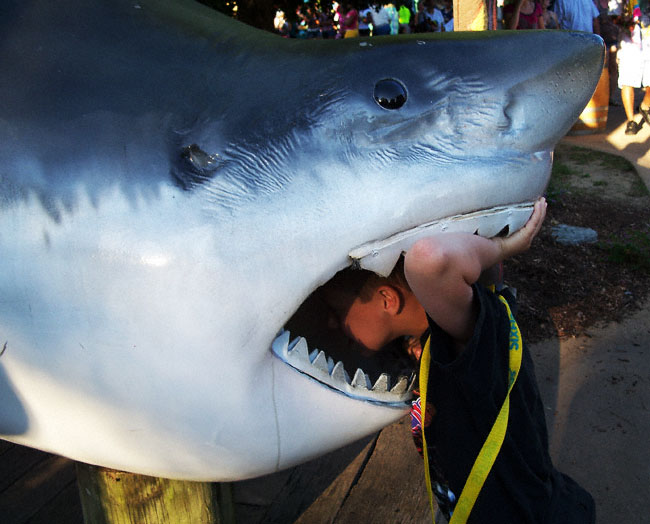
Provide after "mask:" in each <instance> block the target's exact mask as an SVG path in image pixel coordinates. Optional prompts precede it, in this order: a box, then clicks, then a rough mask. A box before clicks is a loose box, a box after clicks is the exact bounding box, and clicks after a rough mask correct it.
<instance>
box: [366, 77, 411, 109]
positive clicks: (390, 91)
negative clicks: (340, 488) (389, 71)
mask: <svg viewBox="0 0 650 524" xmlns="http://www.w3.org/2000/svg"><path fill="white" fill-rule="evenodd" d="M374 97H375V102H377V103H378V104H379V105H380V106H381V107H383V108H384V109H399V108H400V107H402V106H403V105H404V104H405V103H406V88H405V87H404V85H402V83H401V82H398V81H397V80H393V79H392V78H385V79H383V80H380V81H379V82H377V83H376V84H375V92H374Z"/></svg>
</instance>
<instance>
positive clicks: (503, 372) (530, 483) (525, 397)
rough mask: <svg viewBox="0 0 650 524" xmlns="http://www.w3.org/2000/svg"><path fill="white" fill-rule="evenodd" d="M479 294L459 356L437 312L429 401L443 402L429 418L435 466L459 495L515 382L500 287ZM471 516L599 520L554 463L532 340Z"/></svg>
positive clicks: (522, 522)
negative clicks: (496, 450) (497, 291)
mask: <svg viewBox="0 0 650 524" xmlns="http://www.w3.org/2000/svg"><path fill="white" fill-rule="evenodd" d="M474 300H475V301H476V305H477V306H478V311H479V314H478V318H477V322H476V328H475V330H474V334H473V336H472V338H471V340H470V341H469V343H468V344H467V347H466V348H465V349H464V351H463V352H462V353H460V355H458V356H456V353H455V350H454V345H453V342H452V340H451V338H450V337H449V335H448V334H447V333H445V332H444V331H442V329H440V327H438V326H437V325H436V324H435V322H433V320H431V319H429V324H430V330H431V346H430V347H431V368H430V371H429V385H428V394H427V403H428V405H432V406H433V408H434V409H435V415H434V416H433V417H432V419H431V423H430V425H428V426H426V424H425V435H426V438H427V446H428V450H429V457H430V471H431V473H432V478H433V479H434V480H439V481H442V482H443V483H445V484H446V485H448V486H449V488H450V489H451V491H452V492H453V493H454V494H455V496H456V497H458V496H460V493H461V491H462V489H463V486H464V485H465V480H466V478H467V475H468V474H469V471H470V470H471V468H472V465H473V464H474V461H475V459H476V457H477V455H478V453H479V451H480V449H481V447H482V445H483V443H484V442H485V439H486V437H487V435H488V433H489V432H490V430H491V429H492V426H493V424H494V421H495V419H496V416H497V413H498V412H499V410H500V409H501V406H502V405H503V401H504V399H505V396H506V393H507V385H508V374H509V366H508V351H509V349H508V348H509V334H510V321H509V318H508V314H507V311H506V309H505V307H504V305H503V304H502V303H501V302H500V301H499V298H498V297H497V296H496V295H495V294H494V293H492V292H490V291H488V290H486V289H485V288H484V287H482V286H480V285H475V286H474ZM428 411H429V409H427V412H428ZM427 422H428V420H427ZM441 476H442V477H444V478H440V477H441ZM468 522H470V523H485V524H495V523H496V524H510V523H512V524H528V523H530V524H532V523H535V524H538V523H539V524H541V523H544V524H547V523H549V524H550V523H553V524H583V523H593V522H595V509H594V502H593V499H592V498H591V495H589V493H587V492H586V491H585V490H584V489H582V488H581V487H580V486H579V485H578V484H576V483H575V482H574V481H573V480H572V479H570V478H569V477H567V476H565V475H563V474H561V473H560V472H558V471H557V470H556V469H555V468H554V467H553V464H552V463H551V458H550V456H549V452H548V434H547V430H546V420H545V418H544V407H543V404H542V401H541V398H540V395H539V389H538V387H537V381H536V379H535V372H534V367H533V362H532V359H531V357H530V354H529V353H528V350H527V349H526V348H525V347H524V351H523V355H522V363H521V368H520V370H519V376H518V378H517V381H516V383H515V385H514V387H513V389H512V391H511V393H510V416H509V420H508V428H507V431H506V436H505V440H504V442H503V445H502V447H501V451H500V452H499V455H498V456H497V459H496V461H495V463H494V466H493V468H492V470H491V472H490V474H489V475H488V477H487V480H486V482H485V485H484V486H483V489H482V490H481V492H480V494H479V496H478V499H477V501H476V504H475V505H474V509H473V510H472V512H471V514H470V518H469V521H468Z"/></svg>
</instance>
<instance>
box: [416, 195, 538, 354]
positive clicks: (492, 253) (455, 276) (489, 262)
mask: <svg viewBox="0 0 650 524" xmlns="http://www.w3.org/2000/svg"><path fill="white" fill-rule="evenodd" d="M545 216H546V201H545V200H544V199H543V198H540V199H539V200H538V201H537V202H536V203H535V207H534V210H533V214H532V215H531V217H530V219H529V220H528V222H527V223H526V225H525V226H524V227H523V228H521V229H520V230H519V231H517V232H515V233H514V234H512V235H511V236H509V237H507V238H500V237H495V238H490V239H488V238H483V237H480V236H478V235H472V234H469V233H442V234H439V235H435V236H432V237H428V238H425V239H422V240H420V241H418V242H416V243H415V245H414V246H413V247H412V248H411V249H410V250H409V252H408V253H407V254H406V257H405V261H404V273H405V276H406V280H407V281H408V283H409V286H410V287H411V290H412V291H413V293H414V294H415V296H416V297H417V299H418V300H419V302H420V304H422V306H423V307H424V309H425V310H426V312H427V313H428V315H429V316H430V317H431V318H432V319H433V320H434V321H435V322H436V324H438V325H439V326H440V327H441V328H442V329H443V330H444V331H446V332H447V333H449V334H450V335H451V337H452V338H453V339H454V340H456V341H457V343H458V344H459V347H462V345H464V344H465V343H466V342H467V341H468V340H469V339H470V337H471V336H472V333H473V331H474V325H475V322H476V314H477V311H476V309H475V307H474V301H473V291H472V287H471V286H472V284H474V282H476V281H477V280H478V278H479V276H480V275H481V273H482V272H483V271H484V270H485V269H487V268H490V267H492V266H493V265H494V264H497V263H499V262H501V261H502V260H505V259H506V258H509V257H511V256H513V255H516V254H518V253H522V252H524V251H526V250H527V249H528V248H529V247H530V244H531V242H532V241H533V238H535V236H536V235H537V233H538V232H539V230H540V229H541V227H542V222H543V221H544V217H545Z"/></svg>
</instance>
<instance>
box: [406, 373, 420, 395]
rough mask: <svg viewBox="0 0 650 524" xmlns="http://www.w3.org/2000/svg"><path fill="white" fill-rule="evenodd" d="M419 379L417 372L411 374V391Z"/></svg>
mask: <svg viewBox="0 0 650 524" xmlns="http://www.w3.org/2000/svg"><path fill="white" fill-rule="evenodd" d="M417 379H418V376H417V374H415V373H413V374H411V380H409V387H408V389H409V391H410V390H411V389H413V385H414V384H415V381H416V380H417Z"/></svg>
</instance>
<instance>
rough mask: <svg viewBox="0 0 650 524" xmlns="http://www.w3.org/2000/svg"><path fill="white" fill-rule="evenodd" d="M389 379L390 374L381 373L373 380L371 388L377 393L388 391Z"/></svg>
mask: <svg viewBox="0 0 650 524" xmlns="http://www.w3.org/2000/svg"><path fill="white" fill-rule="evenodd" d="M389 380H390V376H389V375H388V374H387V373H382V374H381V375H379V378H378V379H377V382H375V385H374V386H372V390H373V391H375V392H377V393H385V392H386V391H388V382H389Z"/></svg>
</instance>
